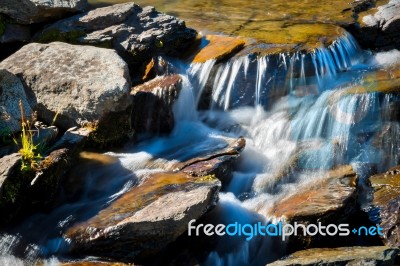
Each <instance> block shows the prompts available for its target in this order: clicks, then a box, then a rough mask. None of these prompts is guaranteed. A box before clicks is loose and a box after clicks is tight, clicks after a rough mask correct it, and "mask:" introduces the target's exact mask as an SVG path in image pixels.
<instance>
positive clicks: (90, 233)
mask: <svg viewBox="0 0 400 266" xmlns="http://www.w3.org/2000/svg"><path fill="white" fill-rule="evenodd" d="M219 188H220V182H219V181H218V180H217V179H215V178H213V177H210V178H191V177H189V176H188V175H186V174H184V173H159V174H153V175H151V176H150V177H148V178H147V179H146V180H145V181H144V182H143V183H142V184H141V185H139V186H137V187H134V188H133V189H131V190H130V191H129V192H128V193H126V194H124V195H123V196H122V197H121V198H119V199H118V200H116V201H115V202H113V203H112V204H111V205H110V206H109V207H107V208H105V209H103V210H102V211H100V212H99V213H98V214H97V215H96V216H94V217H93V218H91V219H89V220H88V221H86V222H83V223H81V224H77V225H75V226H73V227H72V228H70V229H68V230H67V232H66V237H67V238H68V239H70V240H71V241H72V242H71V244H72V245H71V249H72V252H75V253H79V254H85V255H97V256H103V257H104V256H105V257H111V258H116V259H118V260H125V261H131V260H133V259H134V260H135V261H137V260H140V259H143V258H144V257H147V256H149V255H152V254H154V253H155V252H157V251H159V250H161V249H162V248H165V247H166V246H167V244H169V243H171V242H172V241H174V240H175V239H176V238H177V237H178V236H180V235H181V234H183V233H184V232H185V231H186V230H187V224H188V222H189V221H190V220H192V219H199V218H200V217H201V216H202V215H203V214H204V213H205V212H207V211H208V210H209V209H210V208H211V207H213V206H214V205H215V204H216V200H217V198H218V191H219ZM178 202H179V204H177V203H178Z"/></svg>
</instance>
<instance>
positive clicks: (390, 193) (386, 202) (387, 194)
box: [369, 166, 400, 247]
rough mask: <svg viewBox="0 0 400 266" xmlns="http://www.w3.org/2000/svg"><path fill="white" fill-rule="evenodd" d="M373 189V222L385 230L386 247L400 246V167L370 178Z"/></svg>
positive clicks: (370, 213) (371, 216)
mask: <svg viewBox="0 0 400 266" xmlns="http://www.w3.org/2000/svg"><path fill="white" fill-rule="evenodd" d="M369 180H370V183H371V187H372V188H373V201H372V207H373V208H372V210H371V211H370V212H369V215H370V218H371V220H372V221H373V222H376V223H379V224H380V226H381V227H382V228H383V234H384V236H383V241H384V242H385V244H386V245H390V246H394V247H398V246H400V167H399V166H397V167H394V168H392V169H390V170H389V171H387V172H386V173H384V174H380V175H374V176H372V177H370V179H369Z"/></svg>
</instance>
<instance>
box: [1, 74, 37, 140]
mask: <svg viewBox="0 0 400 266" xmlns="http://www.w3.org/2000/svg"><path fill="white" fill-rule="evenodd" d="M19 101H21V103H22V106H23V111H24V116H25V117H26V119H31V118H32V114H33V112H32V108H31V107H30V105H29V103H28V99H27V95H26V94H25V90H24V86H23V85H22V83H21V81H20V80H19V79H18V77H16V76H15V75H14V74H12V73H11V72H10V71H8V70H5V69H0V116H1V119H0V136H1V137H3V136H5V135H6V134H10V133H14V132H18V131H21V111H20V108H19Z"/></svg>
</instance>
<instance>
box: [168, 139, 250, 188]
mask: <svg viewBox="0 0 400 266" xmlns="http://www.w3.org/2000/svg"><path fill="white" fill-rule="evenodd" d="M245 145H246V140H245V139H244V138H238V139H236V140H234V141H231V142H230V143H229V145H228V146H227V147H225V148H223V149H219V150H216V151H210V152H209V153H206V154H202V155H200V156H197V157H195V158H192V159H190V160H187V161H185V162H181V163H176V164H174V165H173V166H172V167H171V169H173V170H174V171H183V172H184V173H186V174H189V175H191V176H206V175H215V176H217V177H218V179H220V180H221V181H223V182H224V181H228V180H227V179H228V178H229V177H230V175H231V174H232V165H233V163H234V162H235V161H236V160H237V158H238V157H239V156H240V153H241V152H242V150H243V149H244V147H245Z"/></svg>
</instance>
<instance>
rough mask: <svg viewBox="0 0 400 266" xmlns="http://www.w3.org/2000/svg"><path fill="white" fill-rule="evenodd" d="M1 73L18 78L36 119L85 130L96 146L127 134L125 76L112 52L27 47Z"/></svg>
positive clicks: (74, 47) (59, 46)
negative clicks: (89, 130) (91, 133)
mask: <svg viewBox="0 0 400 266" xmlns="http://www.w3.org/2000/svg"><path fill="white" fill-rule="evenodd" d="M0 68H4V69H7V70H8V71H9V72H12V73H13V74H16V75H17V76H19V77H20V79H21V80H22V82H23V84H24V85H25V91H26V92H27V97H28V102H29V104H30V106H31V107H32V108H33V109H34V110H36V111H37V114H38V119H39V120H41V121H43V122H46V123H48V124H52V123H53V122H54V124H55V125H57V126H58V127H60V128H61V129H64V130H66V129H68V128H70V127H74V126H90V127H92V128H94V129H96V132H97V135H95V136H97V140H98V142H103V141H112V140H116V139H119V138H121V137H122V136H124V135H127V134H130V130H131V129H130V108H131V98H130V97H129V92H130V88H131V84H130V78H129V71H128V66H127V64H126V63H125V62H124V61H123V60H122V59H121V58H120V57H119V56H118V54H117V53H116V52H115V51H113V50H110V49H104V48H97V47H91V46H79V45H70V44H66V43H60V42H55V43H51V44H38V43H32V44H29V45H26V46H24V47H23V48H22V49H20V50H19V51H18V52H16V53H15V54H13V55H12V56H10V57H9V58H7V59H5V60H4V61H3V62H1V63H0ZM14 108H15V107H14ZM55 117H56V119H55V121H53V119H54V118H55Z"/></svg>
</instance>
